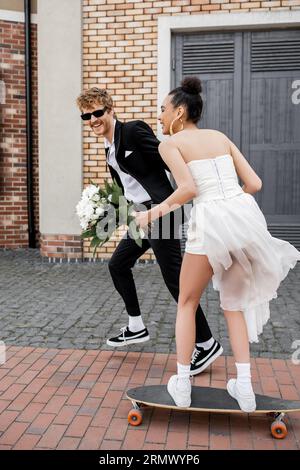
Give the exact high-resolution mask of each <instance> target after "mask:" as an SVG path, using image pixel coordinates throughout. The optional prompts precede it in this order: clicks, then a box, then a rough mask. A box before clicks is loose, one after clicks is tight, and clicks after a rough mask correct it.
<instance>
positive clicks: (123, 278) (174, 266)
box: [108, 234, 212, 343]
mask: <svg viewBox="0 0 300 470" xmlns="http://www.w3.org/2000/svg"><path fill="white" fill-rule="evenodd" d="M149 248H152V249H153V252H154V254H155V257H156V259H157V262H158V264H159V267H160V270H161V273H162V276H163V279H164V281H165V284H166V286H167V288H168V289H169V291H170V293H171V295H172V296H173V298H174V299H175V301H176V302H177V301H178V297H179V276H180V268H181V263H182V256H181V248H180V241H179V239H178V238H177V239H176V238H173V239H163V238H157V237H151V234H150V235H149V236H148V238H144V239H143V243H142V247H141V248H140V247H139V246H138V245H137V243H136V242H135V241H134V240H133V239H131V238H130V237H129V236H128V235H127V234H126V235H125V236H124V238H122V240H121V241H120V243H119V245H118V246H117V248H116V250H115V252H114V253H113V255H112V257H111V259H110V261H109V265H108V266H109V271H110V274H111V277H112V280H113V283H114V286H115V288H116V289H117V291H118V292H119V294H120V295H121V297H122V299H123V300H124V302H125V306H126V310H127V312H128V315H130V316H138V315H141V311H140V306H139V301H138V297H137V292H136V287H135V283H134V279H133V275H132V268H133V266H134V264H135V263H136V261H137V259H138V258H140V257H141V256H142V255H143V254H144V253H145V252H146V251H147V250H148V249H149ZM211 337H212V333H211V330H210V328H209V326H208V323H207V320H206V318H205V315H204V313H203V310H202V308H201V306H200V305H199V306H198V308H197V311H196V343H201V342H204V341H207V340H209V339H210V338H211Z"/></svg>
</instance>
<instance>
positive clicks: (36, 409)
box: [17, 403, 45, 423]
mask: <svg viewBox="0 0 300 470" xmlns="http://www.w3.org/2000/svg"><path fill="white" fill-rule="evenodd" d="M44 406H45V405H44V403H29V405H28V406H27V407H26V408H25V409H24V410H23V411H22V413H20V414H19V416H18V418H17V421H24V422H26V423H31V422H32V421H33V420H34V419H35V418H36V417H37V415H38V414H39V413H40V412H41V411H42V409H43V408H44Z"/></svg>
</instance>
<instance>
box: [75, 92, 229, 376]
mask: <svg viewBox="0 0 300 470" xmlns="http://www.w3.org/2000/svg"><path fill="white" fill-rule="evenodd" d="M77 104H78V106H79V108H80V110H81V112H82V114H81V117H82V119H83V120H84V121H85V122H87V123H88V124H89V126H90V128H91V129H92V130H93V131H94V133H95V134H96V135H97V136H99V137H100V136H101V137H104V145H105V152H106V161H107V165H108V168H109V171H110V174H111V176H112V178H113V179H115V180H116V181H117V183H118V184H119V185H120V186H121V188H122V190H123V193H124V196H125V197H126V199H127V200H128V201H132V202H134V203H135V206H136V208H137V210H140V209H142V208H145V209H148V208H149V207H150V206H151V204H159V203H160V202H162V201H163V200H164V199H166V198H167V197H168V196H169V195H170V194H171V193H172V192H173V188H172V186H171V183H170V180H169V178H168V176H167V173H166V171H169V169H168V167H167V166H166V165H165V163H164V161H163V160H162V158H161V157H160V154H159V152H158V145H159V140H158V139H157V138H156V136H155V135H154V133H153V131H152V129H151V127H149V126H148V124H146V123H145V122H143V121H140V120H136V121H131V122H127V123H122V122H120V121H119V120H117V119H116V117H115V115H114V110H113V101H112V98H111V96H110V95H109V94H108V92H107V91H106V90H102V89H99V88H92V89H90V90H87V91H84V92H83V93H82V94H81V95H80V96H79V97H78V99H77ZM180 213H181V214H182V212H181V209H180ZM172 215H173V217H171V218H170V219H168V221H169V223H168V225H169V227H168V228H169V229H170V230H166V232H167V234H168V236H165V235H166V234H165V233H164V231H165V229H166V224H164V223H162V222H164V220H163V219H161V220H160V223H159V224H156V227H154V228H153V229H152V230H151V231H150V232H149V233H148V236H147V238H144V239H143V241H142V247H139V246H138V245H137V244H136V242H135V241H134V240H133V239H132V238H130V237H129V236H128V234H126V235H125V236H124V237H123V239H122V240H121V241H120V243H119V245H118V246H117V248H116V250H115V252H114V253H113V255H112V257H111V259H110V261H109V270H110V274H111V277H112V280H113V282H114V285H115V287H116V289H117V291H118V292H119V294H120V295H121V297H122V298H123V300H124V303H125V306H126V310H127V313H128V316H129V324H128V326H127V327H124V328H122V329H121V333H120V334H119V335H117V336H115V337H112V338H109V339H108V340H107V344H108V345H110V346H113V347H119V346H123V345H127V344H133V343H142V342H145V341H148V340H149V338H150V337H149V332H148V329H147V328H146V327H145V325H144V323H143V320H142V316H141V311H140V306H139V302H138V297H137V292H136V288H135V283H134V279H133V275H132V268H133V266H134V264H135V262H136V261H137V259H138V258H140V257H141V256H142V255H143V254H144V253H145V252H146V251H147V250H148V249H149V248H152V250H153V252H154V254H155V257H156V259H157V262H158V264H159V267H160V270H161V273H162V276H163V278H164V281H165V283H166V286H167V287H168V289H169V291H170V293H171V295H172V296H173V298H174V299H175V300H176V301H177V300H178V296H179V275H180V268H181V262H182V255H181V247H180V240H179V236H178V227H176V223H175V219H177V220H178V217H176V216H175V214H174V213H173V214H172ZM177 215H178V213H177ZM170 223H171V227H170ZM168 232H169V233H168ZM195 343H196V344H195V350H194V353H193V358H192V361H191V375H195V374H198V373H200V372H202V371H203V370H204V369H206V367H208V365H209V364H211V363H212V362H213V361H214V360H215V359H216V358H217V357H218V356H219V355H220V354H222V352H223V348H222V346H221V345H220V344H219V343H218V341H216V340H215V339H214V338H213V337H212V333H211V331H210V328H209V326H208V323H207V321H206V318H205V316H204V313H203V311H202V309H201V307H200V305H199V306H198V309H197V312H196V341H195Z"/></svg>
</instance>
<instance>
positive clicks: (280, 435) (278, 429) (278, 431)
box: [271, 421, 288, 439]
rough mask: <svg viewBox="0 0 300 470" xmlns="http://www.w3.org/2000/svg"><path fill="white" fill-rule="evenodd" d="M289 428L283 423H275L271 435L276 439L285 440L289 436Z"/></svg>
mask: <svg viewBox="0 0 300 470" xmlns="http://www.w3.org/2000/svg"><path fill="white" fill-rule="evenodd" d="M287 433H288V432H287V428H286V425H285V423H284V422H283V421H274V422H273V423H272V425H271V434H272V436H273V437H275V439H284V438H285V437H286V436H287Z"/></svg>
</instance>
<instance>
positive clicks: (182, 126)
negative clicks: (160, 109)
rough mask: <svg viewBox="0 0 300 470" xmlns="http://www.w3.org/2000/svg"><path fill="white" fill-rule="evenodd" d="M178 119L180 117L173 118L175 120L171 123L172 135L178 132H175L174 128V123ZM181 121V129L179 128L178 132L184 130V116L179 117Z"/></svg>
mask: <svg viewBox="0 0 300 470" xmlns="http://www.w3.org/2000/svg"><path fill="white" fill-rule="evenodd" d="M177 120H178V118H175V119H173V121H172V122H171V125H170V135H173V134H176V132H174V130H173V125H174V122H175V121H177ZM179 121H180V122H181V129H179V130H178V131H177V132H180V131H183V129H184V125H183V120H182V118H179Z"/></svg>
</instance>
